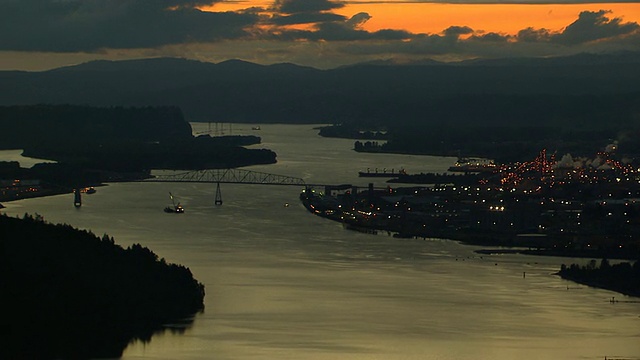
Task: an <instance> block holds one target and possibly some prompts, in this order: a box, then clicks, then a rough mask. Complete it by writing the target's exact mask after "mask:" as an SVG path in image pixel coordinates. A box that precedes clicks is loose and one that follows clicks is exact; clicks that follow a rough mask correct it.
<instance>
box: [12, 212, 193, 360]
mask: <svg viewBox="0 0 640 360" xmlns="http://www.w3.org/2000/svg"><path fill="white" fill-rule="evenodd" d="M0 246H1V247H0V248H1V249H2V251H1V252H0V264H2V271H0V278H1V281H0V284H2V292H3V294H11V296H7V297H5V299H4V300H5V306H3V307H2V309H3V310H2V311H1V316H2V318H3V320H4V322H5V324H6V325H7V327H8V329H10V331H9V332H8V333H7V334H5V335H4V343H3V346H2V347H0V358H3V359H87V358H106V357H109V358H117V357H120V356H121V355H122V352H123V351H124V349H125V347H126V346H127V344H129V343H130V342H131V341H133V340H136V339H138V340H142V341H148V340H149V339H150V338H151V336H152V335H153V334H154V333H156V332H161V331H164V330H165V329H167V326H166V325H165V324H170V323H171V324H181V325H180V326H179V327H174V329H175V330H178V331H180V330H181V329H185V328H187V327H188V326H189V324H190V323H191V322H192V317H193V315H194V314H196V313H198V312H200V311H203V309H204V286H203V285H202V284H201V283H199V282H198V281H197V280H195V279H194V278H193V275H192V274H191V271H190V270H189V269H188V268H186V267H184V266H182V265H176V264H171V263H168V262H167V261H165V259H158V256H157V255H156V254H154V253H153V252H152V251H151V250H149V249H147V248H145V247H143V246H141V245H139V244H135V245H133V246H130V247H128V248H126V249H124V248H122V247H121V246H119V245H117V244H116V243H115V241H114V239H113V238H111V237H109V236H107V235H106V234H105V235H104V236H102V237H101V238H100V237H98V236H96V235H94V234H92V233H91V232H88V231H81V230H77V229H74V228H72V227H71V226H69V225H63V224H58V225H54V224H50V223H47V222H45V221H44V220H43V219H42V217H40V216H38V215H35V216H32V215H25V216H24V217H23V218H22V219H19V218H11V217H8V216H6V215H0Z"/></svg>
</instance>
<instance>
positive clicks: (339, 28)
mask: <svg viewBox="0 0 640 360" xmlns="http://www.w3.org/2000/svg"><path fill="white" fill-rule="evenodd" d="M322 14H324V13H319V14H316V15H322ZM309 15H310V14H309ZM326 19H330V17H326ZM369 19H371V15H369V14H367V13H364V12H361V13H358V14H356V15H354V16H352V17H351V18H349V19H345V18H343V17H341V18H336V19H334V20H332V21H323V22H322V21H321V22H316V23H315V25H314V29H313V30H295V29H293V30H292V29H289V30H280V31H278V32H277V33H276V34H272V36H273V39H278V40H311V41H364V40H404V39H409V38H411V37H413V36H414V35H412V34H411V33H409V32H407V31H403V30H391V29H387V30H379V31H374V32H369V31H366V30H362V29H361V26H362V25H363V24H364V23H365V22H367V21H368V20H369Z"/></svg>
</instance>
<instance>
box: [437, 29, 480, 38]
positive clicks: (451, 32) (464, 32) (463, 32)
mask: <svg viewBox="0 0 640 360" xmlns="http://www.w3.org/2000/svg"><path fill="white" fill-rule="evenodd" d="M472 33H473V29H472V28H470V27H468V26H450V27H448V28H446V29H445V30H444V35H445V36H449V37H456V38H457V37H458V36H460V35H468V34H472Z"/></svg>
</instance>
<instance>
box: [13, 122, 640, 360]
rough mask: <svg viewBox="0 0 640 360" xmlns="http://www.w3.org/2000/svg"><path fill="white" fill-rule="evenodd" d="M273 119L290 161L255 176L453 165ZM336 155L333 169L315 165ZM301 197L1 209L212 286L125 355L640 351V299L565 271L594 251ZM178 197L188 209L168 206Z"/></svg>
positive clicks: (468, 355) (287, 192) (243, 189)
mask: <svg viewBox="0 0 640 360" xmlns="http://www.w3.org/2000/svg"><path fill="white" fill-rule="evenodd" d="M203 126H205V127H206V124H204V125H203ZM247 127H248V126H247ZM261 128H262V130H261V131H260V134H257V135H261V136H263V139H264V142H265V145H264V146H265V147H267V148H273V149H274V150H275V151H276V152H277V153H278V155H279V163H278V164H276V165H269V166H255V167H249V169H254V170H256V171H265V172H272V173H276V174H283V175H291V176H302V177H305V178H306V179H307V181H313V182H329V183H349V182H351V183H354V184H362V185H365V182H363V181H362V179H359V178H358V177H357V171H358V170H364V169H366V167H376V165H377V166H378V167H388V168H391V167H395V168H396V169H398V166H399V165H402V167H404V168H406V169H407V170H408V171H409V172H421V171H424V172H426V171H440V172H442V171H444V170H446V168H447V167H448V166H449V165H450V164H451V163H453V161H455V159H451V158H448V159H447V158H432V157H415V156H414V157H406V156H400V155H385V156H383V157H380V156H379V155H371V154H355V153H353V152H352V151H350V150H349V149H350V147H351V144H352V142H351V141H349V140H340V139H321V138H316V137H314V136H313V134H314V132H313V131H311V130H309V127H308V126H307V127H304V126H285V125H271V126H270V125H264V126H261ZM236 131H241V130H236ZM283 134H288V136H284V135H283ZM323 149H331V150H332V154H331V158H332V161H331V162H326V161H317V159H316V157H315V154H316V153H317V154H324V155H326V152H325V151H323ZM327 156H328V155H327ZM381 185H384V183H381ZM300 190H301V189H299V188H297V187H279V186H257V185H229V184H223V185H222V195H223V199H224V204H223V205H222V206H218V207H216V206H214V205H213V202H214V194H215V185H213V184H175V183H174V184H139V183H121V184H110V185H108V186H106V187H102V188H99V189H98V192H97V193H96V194H93V195H87V196H85V199H84V201H83V206H82V208H80V209H75V208H74V207H73V204H72V201H73V199H72V196H71V195H60V196H54V197H49V198H41V199H30V200H24V201H19V202H13V203H7V204H5V205H7V209H4V211H5V212H7V213H9V214H12V215H14V214H15V215H17V214H23V213H24V212H30V213H35V212H37V213H40V214H42V215H44V217H45V218H46V219H47V220H49V221H52V222H66V223H70V224H72V225H74V226H78V227H82V228H88V229H92V231H93V232H94V233H96V234H98V235H101V234H102V233H108V234H110V235H112V236H114V237H115V239H116V242H117V243H118V244H121V245H123V246H128V245H130V244H132V243H136V242H139V243H141V244H143V245H144V246H148V247H149V248H150V249H152V250H153V251H154V252H155V253H157V254H158V255H159V256H160V257H164V258H165V259H166V260H167V261H169V262H175V263H180V264H183V265H185V266H188V267H189V268H190V269H191V270H192V272H193V273H194V276H195V277H196V278H197V279H198V280H200V281H201V282H203V283H204V284H205V286H206V291H207V296H206V309H205V312H204V313H203V314H200V315H198V316H197V317H196V320H195V323H194V325H193V327H192V328H190V329H188V330H187V331H186V332H185V333H184V334H182V335H172V334H170V333H166V334H164V335H159V336H155V337H154V338H152V340H151V342H150V343H149V344H141V343H136V344H132V345H131V346H130V347H129V348H128V349H127V350H126V352H125V354H124V357H123V358H124V359H211V358H215V359H284V358H286V359H336V358H339V359H442V360H450V359H514V358H518V359H550V358H554V359H603V358H604V357H605V356H607V357H608V358H614V357H619V358H640V345H638V341H637V339H638V336H639V335H640V317H639V316H640V304H635V303H618V304H615V305H612V304H610V303H609V302H608V299H610V298H611V296H616V297H617V298H622V296H621V295H618V294H616V293H613V292H609V291H605V290H599V289H593V288H589V287H585V286H580V285H577V284H574V283H570V282H566V281H564V280H561V279H559V278H558V277H556V276H554V275H553V273H554V272H555V271H557V270H558V269H559V266H560V264H561V263H563V262H564V263H569V262H574V261H579V262H586V261H587V260H578V259H559V258H550V257H526V256H521V255H515V254H504V255H479V254H476V253H474V252H473V251H474V250H475V249H477V248H476V247H471V246H465V245H460V244H458V243H455V242H452V241H447V240H438V239H425V240H423V239H397V238H393V237H390V236H388V235H387V234H386V233H380V234H379V235H375V236H374V235H368V234H361V233H358V232H352V231H347V230H344V229H343V228H342V226H341V225H340V224H336V223H334V222H330V221H328V220H325V219H321V218H318V217H315V216H313V215H311V214H309V213H308V212H307V211H306V210H305V209H304V208H303V207H302V205H301V204H300V203H299V201H298V194H299V191H300ZM169 191H171V192H172V193H173V194H174V195H176V197H177V198H178V200H179V201H180V202H181V204H182V205H184V206H185V209H186V212H185V213H184V214H165V213H163V212H162V209H163V207H164V206H166V205H167V204H168V202H169V201H170V200H169V197H168V192H169ZM285 203H289V204H290V206H289V207H285V206H284V204H285ZM523 273H524V274H523ZM567 287H569V288H568V289H567Z"/></svg>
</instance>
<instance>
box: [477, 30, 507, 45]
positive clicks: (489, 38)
mask: <svg viewBox="0 0 640 360" xmlns="http://www.w3.org/2000/svg"><path fill="white" fill-rule="evenodd" d="M511 38H512V37H511V36H509V35H504V34H498V33H495V32H490V33H486V34H481V35H473V36H471V37H470V38H469V40H471V41H484V42H492V43H501V42H507V41H509V40H510V39H511Z"/></svg>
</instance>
